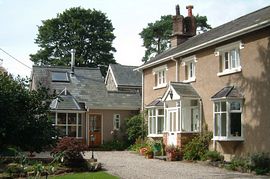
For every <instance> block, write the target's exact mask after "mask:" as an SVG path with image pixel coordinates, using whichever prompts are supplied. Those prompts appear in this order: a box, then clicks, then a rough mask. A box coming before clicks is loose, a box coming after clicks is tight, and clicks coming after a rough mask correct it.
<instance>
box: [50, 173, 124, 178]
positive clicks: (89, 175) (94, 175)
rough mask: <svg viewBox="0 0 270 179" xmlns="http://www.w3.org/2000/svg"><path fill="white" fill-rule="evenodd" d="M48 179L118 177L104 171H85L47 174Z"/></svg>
mask: <svg viewBox="0 0 270 179" xmlns="http://www.w3.org/2000/svg"><path fill="white" fill-rule="evenodd" d="M48 178H49V179H119V177H116V176H113V175H110V174H108V173H106V172H91V173H90V172H85V173H75V174H74V173H73V174H66V175H61V176H49V177H48Z"/></svg>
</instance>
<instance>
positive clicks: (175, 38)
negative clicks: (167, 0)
mask: <svg viewBox="0 0 270 179" xmlns="http://www.w3.org/2000/svg"><path fill="white" fill-rule="evenodd" d="M186 8H187V9H188V16H187V17H186V18H184V17H183V16H182V15H181V14H180V7H179V5H176V15H175V16H173V19H172V20H173V32H172V36H171V47H172V48H173V47H176V46H178V45H180V44H181V43H183V42H185V41H186V40H187V39H188V38H189V37H192V36H194V35H196V20H195V17H194V16H193V15H192V9H193V6H191V5H190V6H187V7H186Z"/></svg>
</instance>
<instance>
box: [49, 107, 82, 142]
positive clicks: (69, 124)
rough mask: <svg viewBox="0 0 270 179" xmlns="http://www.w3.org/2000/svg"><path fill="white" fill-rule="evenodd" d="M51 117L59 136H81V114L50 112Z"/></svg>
mask: <svg viewBox="0 0 270 179" xmlns="http://www.w3.org/2000/svg"><path fill="white" fill-rule="evenodd" d="M51 119H52V120H54V121H53V123H54V126H56V128H57V129H58V130H59V132H60V136H69V137H77V138H81V137H82V114H80V113H64V112H63V113H62V112H57V113H55V112H52V113H51Z"/></svg>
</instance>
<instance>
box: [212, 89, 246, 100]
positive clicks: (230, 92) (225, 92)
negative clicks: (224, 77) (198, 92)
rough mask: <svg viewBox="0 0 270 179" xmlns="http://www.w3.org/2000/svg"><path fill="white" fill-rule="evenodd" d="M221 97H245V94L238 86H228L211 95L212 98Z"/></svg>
mask: <svg viewBox="0 0 270 179" xmlns="http://www.w3.org/2000/svg"><path fill="white" fill-rule="evenodd" d="M219 98H243V95H242V94H241V92H240V91H239V89H237V88H236V87H234V86H226V87H224V88H222V89H221V90H220V91H218V92H217V93H216V94H215V95H214V96H212V97H211V99H219Z"/></svg>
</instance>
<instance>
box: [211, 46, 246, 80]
mask: <svg viewBox="0 0 270 179" xmlns="http://www.w3.org/2000/svg"><path fill="white" fill-rule="evenodd" d="M242 48H244V46H243V44H242V43H241V42H240V41H239V42H235V43H231V44H228V45H225V46H222V47H219V48H217V49H216V51H215V56H218V57H219V72H218V74H217V75H218V76H222V75H226V74H231V73H236V72H240V71H241V63H240V50H241V49H242Z"/></svg>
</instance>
